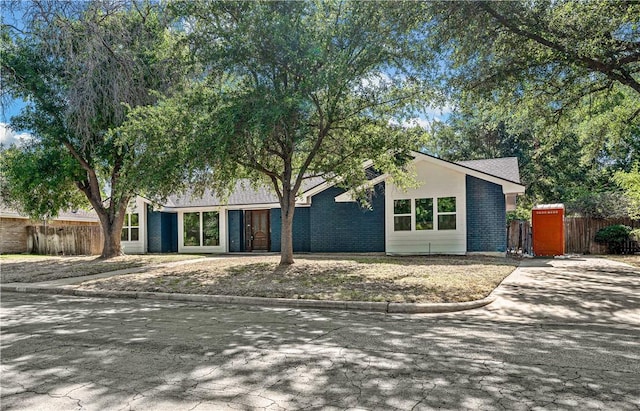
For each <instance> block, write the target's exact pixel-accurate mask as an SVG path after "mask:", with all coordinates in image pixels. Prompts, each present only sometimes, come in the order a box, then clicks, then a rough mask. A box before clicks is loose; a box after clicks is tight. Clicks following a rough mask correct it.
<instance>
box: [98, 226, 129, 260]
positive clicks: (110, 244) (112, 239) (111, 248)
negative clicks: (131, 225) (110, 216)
mask: <svg viewBox="0 0 640 411" xmlns="http://www.w3.org/2000/svg"><path fill="white" fill-rule="evenodd" d="M117 225H118V224H115V223H111V224H109V226H108V227H107V226H105V225H104V224H102V233H103V235H104V246H103V247H102V254H101V255H100V258H112V257H118V256H120V255H124V253H123V252H122V245H121V243H120V234H121V231H122V224H120V227H116V226H117Z"/></svg>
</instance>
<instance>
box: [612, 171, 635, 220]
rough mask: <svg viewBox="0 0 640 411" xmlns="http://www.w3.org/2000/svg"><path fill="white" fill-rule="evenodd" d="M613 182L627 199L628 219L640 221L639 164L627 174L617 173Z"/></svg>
mask: <svg viewBox="0 0 640 411" xmlns="http://www.w3.org/2000/svg"><path fill="white" fill-rule="evenodd" d="M614 181H615V182H616V183H617V184H618V185H619V186H620V187H621V188H622V189H623V190H624V192H625V195H626V196H627V198H628V199H629V203H628V213H629V217H631V218H635V219H640V163H636V164H635V166H634V168H633V169H632V170H631V171H629V172H624V171H618V172H617V173H616V174H615V176H614Z"/></svg>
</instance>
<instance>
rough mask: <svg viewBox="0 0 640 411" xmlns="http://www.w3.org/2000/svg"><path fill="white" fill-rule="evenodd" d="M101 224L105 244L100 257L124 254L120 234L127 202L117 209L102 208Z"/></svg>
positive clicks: (100, 214) (100, 212)
mask: <svg viewBox="0 0 640 411" xmlns="http://www.w3.org/2000/svg"><path fill="white" fill-rule="evenodd" d="M94 209H95V210H96V212H97V213H98V217H99V218H100V225H101V226H102V235H103V236H104V244H103V247H102V254H101V255H100V258H112V257H118V256H120V255H124V252H123V251H122V245H121V242H120V238H121V237H120V236H121V234H122V225H123V223H124V217H125V214H126V210H127V209H126V202H123V203H122V204H121V205H119V206H118V207H117V211H115V212H114V211H112V210H111V209H105V208H102V209H100V211H98V210H97V209H96V208H94Z"/></svg>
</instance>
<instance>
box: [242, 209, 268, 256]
mask: <svg viewBox="0 0 640 411" xmlns="http://www.w3.org/2000/svg"><path fill="white" fill-rule="evenodd" d="M245 221H246V225H247V231H246V239H247V244H246V249H247V251H269V245H270V244H269V210H247V211H245Z"/></svg>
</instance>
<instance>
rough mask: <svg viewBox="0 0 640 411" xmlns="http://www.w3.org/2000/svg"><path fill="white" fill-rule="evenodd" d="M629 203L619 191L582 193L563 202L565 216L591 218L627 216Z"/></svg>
mask: <svg viewBox="0 0 640 411" xmlns="http://www.w3.org/2000/svg"><path fill="white" fill-rule="evenodd" d="M628 204H629V201H628V199H627V197H626V196H625V195H624V193H621V192H619V191H608V192H598V191H593V192H592V191H583V192H581V193H579V194H578V195H577V196H575V197H573V198H570V199H568V200H565V206H566V208H567V215H579V216H582V217H592V218H622V217H628V216H629V213H628V212H629V206H628Z"/></svg>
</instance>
